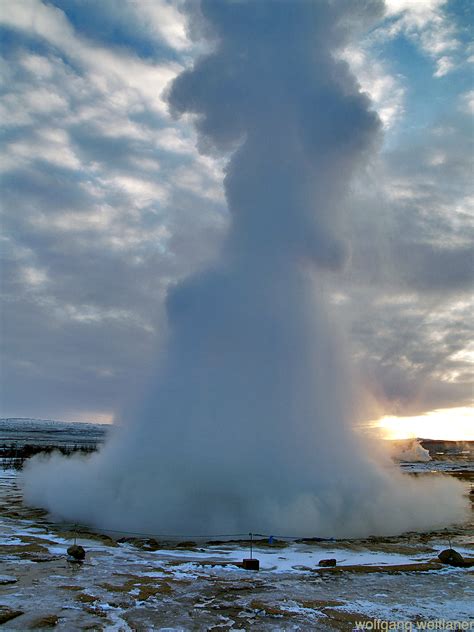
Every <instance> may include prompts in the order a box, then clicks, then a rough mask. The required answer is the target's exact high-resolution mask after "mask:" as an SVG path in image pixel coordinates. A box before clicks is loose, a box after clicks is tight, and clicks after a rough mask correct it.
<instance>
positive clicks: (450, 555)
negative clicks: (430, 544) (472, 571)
mask: <svg viewBox="0 0 474 632" xmlns="http://www.w3.org/2000/svg"><path fill="white" fill-rule="evenodd" d="M438 557H439V559H440V560H441V561H442V562H443V564H450V565H451V566H464V558H463V556H462V555H461V553H458V552H457V551H455V550H454V549H445V550H444V551H441V553H440V554H439V555H438Z"/></svg>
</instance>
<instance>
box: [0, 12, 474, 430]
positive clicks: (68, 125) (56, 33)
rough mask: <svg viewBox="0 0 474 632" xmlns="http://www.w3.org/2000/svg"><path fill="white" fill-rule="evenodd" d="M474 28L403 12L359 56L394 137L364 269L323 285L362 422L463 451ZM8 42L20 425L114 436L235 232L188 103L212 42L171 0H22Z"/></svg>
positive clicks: (368, 182) (5, 196)
mask: <svg viewBox="0 0 474 632" xmlns="http://www.w3.org/2000/svg"><path fill="white" fill-rule="evenodd" d="M370 5H371V3H370V2H369V1H368V2H367V10H368V11H370ZM472 12H473V9H472V5H471V3H470V2H468V1H464V0H453V1H448V2H445V1H442V0H417V1H410V0H388V1H387V2H386V10H385V15H384V16H378V17H377V21H376V22H375V24H372V25H371V27H370V29H369V30H368V31H366V32H362V31H361V32H360V33H359V36H358V37H357V38H355V39H354V40H353V41H351V43H350V44H349V45H347V44H346V45H345V46H346V47H345V48H344V49H342V50H339V51H338V53H337V54H338V55H339V56H340V57H341V58H342V59H344V60H345V61H346V62H347V63H348V64H349V66H350V68H351V70H352V72H353V73H354V74H355V76H356V78H357V80H358V81H359V84H360V89H361V91H362V92H365V93H367V94H368V95H369V97H370V98H371V100H372V103H373V109H374V110H375V111H376V112H377V113H378V114H379V116H380V119H381V121H382V124H383V137H382V139H381V141H380V146H379V147H378V148H377V150H374V151H373V155H372V156H371V157H370V160H369V161H368V165H367V166H365V167H364V169H363V171H362V172H361V173H359V174H358V176H357V178H356V180H355V181H354V182H353V183H352V184H351V193H350V199H349V200H348V201H347V203H346V205H345V208H344V209H342V211H341V233H342V234H343V236H344V239H345V242H346V244H347V253H348V254H347V257H346V263H345V265H344V266H343V267H342V268H339V269H337V270H332V271H331V270H324V271H322V272H321V276H320V278H319V280H318V281H319V282H322V283H324V285H325V287H326V291H327V292H328V293H329V295H330V297H331V302H332V306H333V309H334V312H335V313H336V315H337V318H338V319H339V320H340V321H341V322H342V323H343V325H344V327H345V329H346V331H347V340H346V343H345V344H347V346H348V349H349V351H350V355H351V357H352V358H353V364H354V371H355V374H356V375H357V376H358V377H357V380H358V383H359V385H360V388H361V389H363V391H364V393H365V395H366V409H365V411H364V413H363V414H362V419H361V421H369V420H373V419H378V418H380V417H384V418H385V419H391V420H392V421H391V422H390V423H391V425H392V426H393V425H394V424H395V427H396V425H397V424H399V427H401V424H403V423H406V420H407V419H415V418H419V417H420V416H423V415H425V414H428V417H426V416H425V417H424V420H425V422H426V419H427V418H428V419H430V420H431V424H432V427H433V428H434V425H436V423H435V421H433V419H440V418H441V420H442V421H441V422H438V423H441V427H442V428H448V427H452V426H453V425H455V424H456V423H457V421H456V420H461V421H460V422H459V423H460V424H461V426H462V430H460V432H461V434H463V436H466V433H467V432H469V429H470V428H471V432H472V428H473V427H474V421H473V418H472V415H471V416H470V415H466V409H467V408H468V407H469V406H470V405H471V403H472V384H473V382H472V359H473V357H474V347H473V344H472V325H473V319H472V313H473V306H472V289H473V288H472V262H473V251H472V243H473V241H472V232H473V222H472V202H471V200H472V182H471V181H472V156H473V153H472V140H473V127H472V113H473V110H474V89H473V85H472V64H473V62H474V46H473V45H472V43H471V42H470V26H471V25H472V18H473V16H472ZM0 36H1V49H2V51H1V52H2V60H1V62H0V64H1V66H0V71H1V77H2V88H1V89H2V101H1V105H0V107H1V112H0V121H1V125H2V128H3V134H4V139H3V151H2V155H1V162H0V169H1V172H2V174H1V175H2V184H1V191H2V195H1V203H2V222H1V227H2V236H1V240H2V247H1V257H2V260H1V267H0V274H1V290H2V302H3V305H2V314H1V318H2V321H1V343H2V360H1V381H2V397H1V408H0V415H1V416H4V417H5V416H10V417H27V416H30V417H36V418H49V419H65V420H84V421H85V420H92V421H100V422H107V421H111V420H112V419H113V417H114V414H115V412H116V410H117V409H118V407H120V406H121V405H122V404H123V403H124V401H125V400H127V398H128V397H130V396H131V394H132V393H136V392H137V391H139V389H140V388H142V385H143V384H145V383H146V382H147V381H149V379H150V375H152V374H153V371H154V370H155V369H154V367H155V366H156V361H157V358H159V357H160V354H161V353H162V352H163V347H164V342H165V340H166V335H167V322H166V316H165V310H164V300H165V297H166V293H167V289H168V288H169V287H171V286H172V285H173V284H175V283H176V282H177V281H179V280H181V279H183V278H185V277H186V276H188V275H190V274H191V273H195V272H196V271H197V270H199V269H203V268H205V267H206V264H208V263H209V262H211V261H212V260H213V258H214V257H215V256H216V254H217V253H218V252H219V248H220V247H221V246H222V244H223V240H224V237H225V235H226V231H227V229H228V226H229V212H228V209H227V206H226V200H225V197H224V190H223V183H222V179H223V175H224V169H225V164H226V156H225V155H223V154H222V153H217V152H214V153H212V152H211V153H209V152H206V153H200V151H199V147H198V145H197V144H196V143H197V138H196V132H195V130H194V127H193V125H192V116H191V115H189V114H186V115H184V116H182V117H180V118H176V117H175V116H174V115H173V113H172V112H170V110H169V106H168V102H167V99H166V94H167V86H169V84H170V82H171V81H172V79H173V78H174V77H176V76H177V75H178V74H179V73H180V72H182V71H183V70H184V69H185V68H188V67H190V66H192V64H193V62H194V60H195V59H197V58H198V56H199V54H200V53H202V52H203V50H204V49H205V45H204V44H203V43H202V42H199V43H197V42H196V41H195V40H194V39H192V38H191V37H190V34H189V33H188V31H187V26H186V20H185V15H184V13H183V12H181V11H180V3H179V2H165V1H164V0H155V1H154V2H153V3H152V2H147V1H141V2H140V1H133V2H131V1H127V0H121V1H120V2H117V1H116V0H101V2H100V3H96V2H91V1H88V0H76V1H74V2H72V1H70V0H68V1H63V2H61V1H56V2H48V3H43V2H40V1H39V0H17V1H16V2H14V3H13V2H10V1H7V0H0ZM210 45H211V44H209V46H210ZM282 45H284V42H282ZM315 72H316V69H315ZM268 108H269V111H271V108H272V103H271V98H270V97H269V102H268ZM281 125H282V127H283V126H284V125H285V121H284V120H282V122H281ZM201 149H202V148H201ZM434 411H436V414H435V415H434V416H433V412H434ZM440 416H441V417H440ZM401 418H404V419H405V421H403V419H401ZM387 423H388V422H387ZM413 423H414V422H413ZM425 427H426V423H425ZM417 434H418V433H417ZM458 438H462V437H458Z"/></svg>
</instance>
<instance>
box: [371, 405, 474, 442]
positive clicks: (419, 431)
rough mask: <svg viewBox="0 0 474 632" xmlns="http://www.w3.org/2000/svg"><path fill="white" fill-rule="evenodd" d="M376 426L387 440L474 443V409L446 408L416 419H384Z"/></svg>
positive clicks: (415, 417)
mask: <svg viewBox="0 0 474 632" xmlns="http://www.w3.org/2000/svg"><path fill="white" fill-rule="evenodd" d="M376 426H377V427H379V428H380V429H381V430H382V432H383V434H384V435H385V437H386V438H387V439H408V438H411V437H423V438H425V439H446V440H447V441H458V440H464V441H474V408H468V407H460V408H444V409H440V410H433V411H430V412H429V413H425V414H424V415H417V416H414V417H393V416H387V417H382V418H381V419H380V420H379V421H378V422H377V423H376Z"/></svg>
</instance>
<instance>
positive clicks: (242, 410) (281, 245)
mask: <svg viewBox="0 0 474 632" xmlns="http://www.w3.org/2000/svg"><path fill="white" fill-rule="evenodd" d="M382 10H383V6H382V4H381V3H380V2H376V1H367V2H365V3H352V2H344V1H341V2H318V3H315V2H297V3H292V2H279V3H273V2H259V3H254V2H246V1H242V2H236V3H234V2H225V3H224V2H207V1H204V0H203V1H202V2H201V3H200V4H199V5H198V4H197V3H190V4H189V5H188V13H189V20H190V22H189V24H190V29H191V33H192V35H193V36H194V37H195V38H197V39H200V38H203V39H205V40H206V41H207V42H208V50H209V52H207V53H206V54H203V55H202V56H201V57H200V58H198V59H197V60H196V61H195V63H194V66H193V67H192V68H190V69H188V70H186V71H184V72H183V73H182V74H181V75H179V76H178V77H177V79H175V80H174V82H173V83H172V85H171V86H170V87H169V90H168V103H169V107H170V109H171V111H172V112H173V113H174V114H175V115H176V116H182V115H187V116H189V115H191V116H192V117H193V120H194V122H195V126H196V129H197V131H198V134H199V147H200V150H201V151H202V152H211V153H216V152H217V153H222V154H223V155H228V156H230V158H229V162H228V165H227V168H226V176H225V183H224V184H225V192H226V199H227V204H228V208H229V212H230V214H231V218H232V221H231V226H230V229H229V232H228V234H227V237H226V239H225V241H224V242H223V244H222V246H221V250H220V253H219V255H218V256H217V258H216V260H215V261H214V263H213V264H212V265H211V266H209V267H208V268H207V269H206V270H204V271H201V272H200V273H198V274H195V275H194V276H191V277H189V278H187V279H185V280H183V281H182V282H180V283H178V284H176V285H175V286H174V287H172V288H171V289H170V290H169V292H168V297H167V315H168V322H169V340H168V343H167V347H166V351H165V353H164V355H163V356H161V357H160V358H159V361H158V362H157V368H156V371H155V375H154V378H153V381H152V383H151V384H149V385H148V387H147V388H146V389H145V392H144V394H143V396H141V397H140V401H139V402H138V403H135V405H134V406H133V407H131V408H130V409H127V411H124V412H122V417H121V424H120V428H117V429H116V431H115V433H113V436H111V438H110V439H109V440H108V441H107V442H106V444H105V446H104V447H103V448H102V449H101V450H100V451H99V452H98V453H97V454H95V455H92V456H91V457H87V459H83V458H71V459H63V458H61V457H59V456H53V457H51V458H49V459H41V458H40V457H38V458H35V459H33V460H32V461H31V462H30V464H29V466H27V467H26V469H25V473H24V489H25V497H26V500H27V502H30V503H31V504H34V505H39V506H42V507H45V508H47V509H48V510H50V511H51V512H52V513H53V514H54V515H55V516H57V517H58V518H64V519H67V520H71V521H77V522H83V523H87V524H91V525H94V526H97V527H100V528H102V529H106V528H110V529H123V530H129V531H142V532H147V533H156V534H162V533H165V534H176V535H179V534H192V535H199V534H202V535H205V534H209V535H216V534H225V533H235V532H239V533H240V532H244V533H245V532H249V531H254V532H256V531H259V532H263V533H267V534H278V533H280V534H283V535H295V536H311V535H318V536H323V537H324V536H327V537H331V536H332V537H346V536H347V537H357V536H364V535H369V534H394V533H400V532H402V531H407V530H424V529H430V528H436V527H442V526H445V525H446V524H450V523H454V522H460V521H463V520H464V518H465V516H466V511H467V509H466V501H465V499H464V498H463V495H462V492H463V487H462V485H461V484H459V483H457V482H456V481H453V480H450V479H447V478H440V479H436V480H434V479H423V480H414V479H411V478H409V477H407V476H403V475H402V474H401V473H400V472H399V471H398V470H397V469H396V467H395V466H393V465H392V464H391V461H390V459H389V457H388V456H386V455H385V454H384V451H383V449H382V447H381V444H379V443H377V442H375V440H374V442H372V441H369V440H368V439H363V438H362V437H360V436H359V435H358V434H357V433H356V431H355V423H354V422H355V420H356V419H357V409H358V406H359V400H360V394H359V392H358V386H357V379H356V377H355V376H354V375H353V374H352V370H351V367H350V361H349V358H350V350H349V343H348V341H347V340H346V339H345V336H344V333H343V332H342V331H341V330H340V328H339V327H338V324H337V323H336V322H335V319H334V316H333V314H332V311H331V308H330V305H329V302H328V300H327V296H326V293H327V273H328V271H333V272H337V271H338V270H341V269H342V267H343V266H347V265H350V248H349V245H348V244H346V243H345V242H344V240H343V239H342V238H341V234H342V230H341V229H342V225H343V222H344V214H343V213H342V209H343V207H344V206H345V205H348V204H349V203H350V199H349V198H350V182H351V179H352V178H353V177H354V176H355V175H356V174H357V172H359V171H360V170H362V169H364V167H365V166H366V164H367V163H368V161H369V160H370V158H371V156H373V155H374V154H375V153H376V151H377V147H378V146H379V145H380V140H381V124H380V120H379V118H378V116H377V114H376V113H375V112H374V111H373V109H372V105H371V103H370V101H369V99H368V97H367V96H366V95H364V94H363V93H362V92H361V90H360V87H359V85H358V84H357V81H356V79H355V78H354V77H353V76H352V75H351V73H350V71H349V68H348V66H347V64H345V63H344V62H343V61H340V60H337V58H336V56H335V53H336V52H337V50H339V49H341V48H342V47H343V46H344V45H346V44H347V42H348V41H350V39H351V38H353V37H357V34H358V33H360V32H362V31H363V29H367V28H370V25H371V24H372V23H373V20H375V19H377V17H379V16H380V15H381V12H382Z"/></svg>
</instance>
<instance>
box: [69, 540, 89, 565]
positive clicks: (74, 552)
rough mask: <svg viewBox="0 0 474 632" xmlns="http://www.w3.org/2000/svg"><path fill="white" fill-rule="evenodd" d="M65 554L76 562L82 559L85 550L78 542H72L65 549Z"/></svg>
mask: <svg viewBox="0 0 474 632" xmlns="http://www.w3.org/2000/svg"><path fill="white" fill-rule="evenodd" d="M67 554H68V555H69V556H70V557H73V558H74V559H75V560H77V561H78V562H82V560H83V559H84V558H85V556H86V552H85V551H84V549H83V548H82V546H80V545H79V544H73V545H72V546H70V547H69V548H68V550H67Z"/></svg>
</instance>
